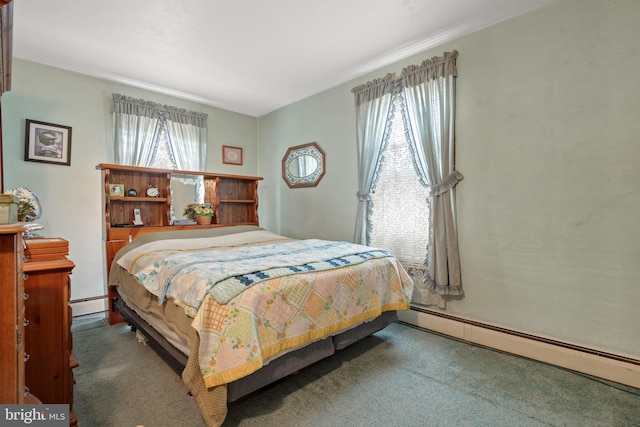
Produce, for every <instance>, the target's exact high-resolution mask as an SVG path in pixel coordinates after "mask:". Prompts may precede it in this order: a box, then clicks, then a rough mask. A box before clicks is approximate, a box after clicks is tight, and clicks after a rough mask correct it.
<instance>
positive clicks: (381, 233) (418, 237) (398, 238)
mask: <svg viewBox="0 0 640 427" xmlns="http://www.w3.org/2000/svg"><path fill="white" fill-rule="evenodd" d="M400 102H401V101H400V97H397V98H396V100H395V102H394V104H393V112H392V115H391V118H390V121H389V123H388V124H387V126H390V131H389V140H388V144H387V146H386V148H384V150H383V152H382V157H383V159H382V164H381V168H380V169H381V170H380V178H379V180H378V182H377V183H376V184H375V186H374V188H373V192H372V196H371V201H372V205H373V206H372V209H371V213H370V217H369V221H370V224H371V227H372V229H371V235H370V244H371V246H376V247H380V248H384V249H386V250H388V251H389V252H391V253H392V254H393V255H394V256H395V257H396V258H398V260H399V261H400V262H401V263H402V265H403V266H404V267H405V269H407V270H409V269H411V270H414V269H416V268H418V269H421V271H422V270H423V269H424V260H425V257H426V246H427V242H428V237H429V223H428V218H429V215H428V209H429V204H428V203H427V197H428V195H429V189H428V188H426V187H424V186H423V185H422V184H420V181H419V179H418V176H417V174H416V171H415V168H414V166H413V161H412V155H411V151H410V150H409V143H408V141H407V137H406V135H405V131H404V124H403V121H402V114H401V104H400Z"/></svg>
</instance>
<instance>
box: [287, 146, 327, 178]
mask: <svg viewBox="0 0 640 427" xmlns="http://www.w3.org/2000/svg"><path fill="white" fill-rule="evenodd" d="M325 169H326V168H325V154H324V151H322V148H320V146H319V145H318V144H317V143H316V142H310V143H308V144H302V145H297V146H295V147H291V148H289V149H288V150H287V153H286V154H285V155H284V157H283V158H282V179H284V181H285V182H286V183H287V185H288V186H289V188H299V187H315V186H316V185H318V183H319V182H320V180H321V179H322V177H323V176H324V173H325Z"/></svg>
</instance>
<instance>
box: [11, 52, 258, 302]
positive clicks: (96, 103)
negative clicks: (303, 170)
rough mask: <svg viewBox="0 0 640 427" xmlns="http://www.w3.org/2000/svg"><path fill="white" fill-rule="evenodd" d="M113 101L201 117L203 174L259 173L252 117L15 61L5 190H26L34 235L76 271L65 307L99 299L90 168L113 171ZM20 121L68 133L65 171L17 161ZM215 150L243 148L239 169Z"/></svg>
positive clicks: (94, 173)
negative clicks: (62, 243) (35, 209)
mask: <svg viewBox="0 0 640 427" xmlns="http://www.w3.org/2000/svg"><path fill="white" fill-rule="evenodd" d="M112 93H121V94H123V95H127V96H132V97H135V98H143V99H146V100H149V101H154V102H159V103H162V104H167V105H173V106H176V107H180V108H186V109H188V110H194V111H199V112H203V113H207V114H208V116H209V117H208V129H209V130H208V139H209V148H208V151H207V158H208V161H207V170H208V171H214V172H221V173H231V174H240V175H256V173H257V170H258V166H257V163H258V158H257V148H256V145H257V142H256V141H257V120H256V118H255V117H250V116H246V115H242V114H237V113H233V112H230V111H226V110H221V109H218V108H213V107H208V106H204V105H200V104H196V103H193V102H188V101H185V100H182V99H177V98H173V97H169V96H164V95H160V94H157V93H153V92H149V91H145V90H141V89H136V88H132V87H128V86H125V85H121V84H117V83H112V82H108V81H105V80H101V79H95V78H91V77H87V76H83V75H80V74H76V73H71V72H67V71H63V70H60V69H57V68H52V67H48V66H44V65H41V64H36V63H33V62H28V61H24V60H20V59H14V62H13V82H12V88H11V91H10V92H6V93H5V94H4V95H3V96H2V133H3V148H4V166H5V171H4V179H5V183H4V184H5V189H11V188H15V187H19V186H24V187H28V188H30V189H31V190H32V191H33V192H34V193H35V194H36V195H37V196H38V198H39V200H40V202H41V204H42V206H43V212H44V213H43V216H42V218H41V219H40V220H38V222H39V223H41V224H43V225H44V226H45V230H43V231H42V232H40V233H41V234H42V235H44V236H47V237H57V236H59V237H63V238H65V239H67V240H68V241H69V246H70V258H71V259H72V260H73V261H74V262H75V263H76V268H75V269H74V271H73V276H72V286H71V289H72V295H71V298H72V299H81V298H87V297H93V296H97V295H103V294H104V293H105V289H106V288H105V285H104V280H103V263H104V261H103V259H104V256H103V244H102V231H101V230H102V222H101V216H102V210H103V208H102V201H101V191H102V183H101V177H100V171H98V170H96V168H95V167H96V165H98V164H99V163H113V142H112V116H111V94H112ZM25 119H32V120H38V121H43V122H49V123H56V124H62V125H66V126H71V127H72V143H71V150H72V152H71V166H69V167H67V166H60V165H52V164H44V163H34V162H25V161H23V159H24V141H25ZM222 145H232V146H237V147H243V149H244V150H243V163H244V164H243V165H242V166H233V165H224V164H222V161H221V153H222ZM76 314H81V313H76Z"/></svg>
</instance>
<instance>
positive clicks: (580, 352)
mask: <svg viewBox="0 0 640 427" xmlns="http://www.w3.org/2000/svg"><path fill="white" fill-rule="evenodd" d="M398 315H399V320H400V322H403V323H408V324H410V325H413V326H416V327H418V328H421V329H425V330H428V331H432V332H436V333H439V334H442V335H446V336H449V337H452V338H456V339H459V340H462V341H466V342H469V343H473V344H477V345H481V346H484V347H489V348H493V349H496V350H500V351H504V352H507V353H511V354H515V355H518V356H522V357H526V358H529V359H533V360H537V361H540V362H544V363H548V364H551V365H555V366H559V367H561V368H565V369H569V370H572V371H576V372H580V373H583V374H587V375H591V376H594V377H598V378H602V379H605V380H608V381H613V382H616V383H620V384H625V385H628V386H631V387H636V388H640V360H637V359H631V358H626V357H622V356H618V355H614V354H609V353H604V352H599V351H596V350H592V349H588V348H582V347H578V346H573V345H570V344H565V343H562V342H557V341H552V340H548V339H544V338H540V337H535V336H532V335H527V334H522V333H519V332H515V331H511V330H508V329H503V328H497V327H494V326H491V325H487V324H483V323H478V322H474V321H469V320H467V319H461V318H458V317H455V316H451V315H448V314H444V313H438V312H435V311H431V310H426V309H420V308H414V307H412V309H411V310H409V311H400V312H398Z"/></svg>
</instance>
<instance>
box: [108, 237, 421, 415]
mask: <svg viewBox="0 0 640 427" xmlns="http://www.w3.org/2000/svg"><path fill="white" fill-rule="evenodd" d="M109 285H110V286H115V287H117V291H118V294H119V297H118V301H117V304H116V307H117V309H118V310H119V311H120V312H121V313H122V315H123V316H124V318H125V319H126V320H127V321H128V322H129V324H131V325H132V329H134V330H136V331H139V332H141V333H142V334H143V335H144V337H146V339H148V340H149V344H150V345H151V346H153V348H154V349H156V350H157V351H158V353H159V354H160V355H161V356H163V358H164V359H165V360H166V361H167V363H168V364H169V365H170V366H172V367H173V368H174V369H175V370H176V371H177V372H179V373H181V375H182V379H183V380H184V382H185V384H186V386H187V388H188V389H189V391H190V393H191V394H192V395H193V396H194V397H195V399H196V401H197V403H198V407H199V408H200V411H201V412H202V416H203V419H204V420H205V422H206V423H207V425H209V426H219V425H221V424H222V423H223V421H224V419H225V417H226V414H227V404H228V403H229V402H233V401H236V400H238V399H240V398H242V397H245V396H247V395H248V394H250V393H252V392H254V391H256V390H258V389H260V388H262V387H264V386H266V385H268V384H271V383H273V382H274V381H276V380H278V379H281V378H283V377H286V376H287V375H290V374H292V373H294V372H296V371H298V370H300V369H302V368H304V367H306V366H309V365H310V364H312V363H315V362H317V361H319V360H321V359H323V358H326V357H330V356H331V355H333V354H334V353H335V352H336V351H339V350H341V349H343V348H345V347H346V346H348V345H351V344H352V343H354V342H356V341H358V340H360V339H362V338H364V337H366V336H369V335H371V334H373V333H375V332H377V331H378V330H380V329H382V328H384V327H385V326H387V325H388V324H389V323H392V322H394V321H396V320H397V313H396V312H397V310H406V309H408V308H409V300H410V296H411V293H412V289H413V283H412V281H411V279H410V278H409V276H408V275H407V273H406V272H405V270H404V269H403V268H402V266H401V265H400V264H399V262H398V261H397V260H396V259H395V258H394V257H393V256H391V255H390V254H389V253H387V252H386V251H384V250H380V249H376V248H370V247H366V246H360V245H354V244H351V243H347V242H332V241H324V240H319V239H306V240H296V239H289V238H286V237H284V236H279V235H277V234H274V233H271V232H269V231H267V230H265V229H263V228H261V227H258V226H229V227H216V228H208V229H197V230H181V231H169V232H159V233H152V234H145V235H142V236H140V237H138V238H136V239H134V240H133V241H132V242H130V243H129V244H128V245H127V246H125V247H124V248H122V249H121V250H120V251H118V253H117V254H116V256H115V258H114V262H113V264H112V265H111V269H110V273H109Z"/></svg>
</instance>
